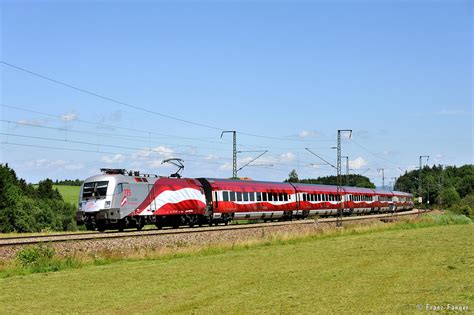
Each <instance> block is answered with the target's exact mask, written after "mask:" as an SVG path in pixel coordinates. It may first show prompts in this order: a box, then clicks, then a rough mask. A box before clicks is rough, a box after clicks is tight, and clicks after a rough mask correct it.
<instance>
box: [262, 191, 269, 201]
mask: <svg viewBox="0 0 474 315" xmlns="http://www.w3.org/2000/svg"><path fill="white" fill-rule="evenodd" d="M267 197H268V196H267V193H262V200H263V201H267V200H268V198H267Z"/></svg>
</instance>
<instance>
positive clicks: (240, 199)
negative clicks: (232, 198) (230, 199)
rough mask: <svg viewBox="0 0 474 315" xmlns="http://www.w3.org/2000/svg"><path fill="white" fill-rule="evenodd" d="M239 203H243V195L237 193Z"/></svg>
mask: <svg viewBox="0 0 474 315" xmlns="http://www.w3.org/2000/svg"><path fill="white" fill-rule="evenodd" d="M237 201H242V193H241V192H237Z"/></svg>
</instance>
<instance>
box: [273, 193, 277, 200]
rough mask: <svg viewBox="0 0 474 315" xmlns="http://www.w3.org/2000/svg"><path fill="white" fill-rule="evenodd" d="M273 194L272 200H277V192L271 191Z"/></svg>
mask: <svg viewBox="0 0 474 315" xmlns="http://www.w3.org/2000/svg"><path fill="white" fill-rule="evenodd" d="M272 195H273V196H272V197H273V201H278V194H277V193H273V194H272Z"/></svg>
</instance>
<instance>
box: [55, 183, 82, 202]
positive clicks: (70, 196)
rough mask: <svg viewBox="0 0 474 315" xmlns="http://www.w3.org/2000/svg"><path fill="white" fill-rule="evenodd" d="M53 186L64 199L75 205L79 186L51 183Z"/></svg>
mask: <svg viewBox="0 0 474 315" xmlns="http://www.w3.org/2000/svg"><path fill="white" fill-rule="evenodd" d="M53 188H56V189H57V190H58V191H59V193H60V194H61V196H62V197H63V199H64V201H66V202H69V203H71V204H73V205H77V202H78V200H79V190H80V189H81V187H80V186H65V185H53Z"/></svg>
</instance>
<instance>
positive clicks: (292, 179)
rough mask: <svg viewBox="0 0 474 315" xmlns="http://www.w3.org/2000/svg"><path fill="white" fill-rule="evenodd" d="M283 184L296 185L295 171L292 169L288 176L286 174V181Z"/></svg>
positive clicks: (296, 175)
mask: <svg viewBox="0 0 474 315" xmlns="http://www.w3.org/2000/svg"><path fill="white" fill-rule="evenodd" d="M285 182H289V183H298V182H299V179H298V173H296V170H295V169H293V170H292V171H291V172H290V174H288V179H287V180H285Z"/></svg>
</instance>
